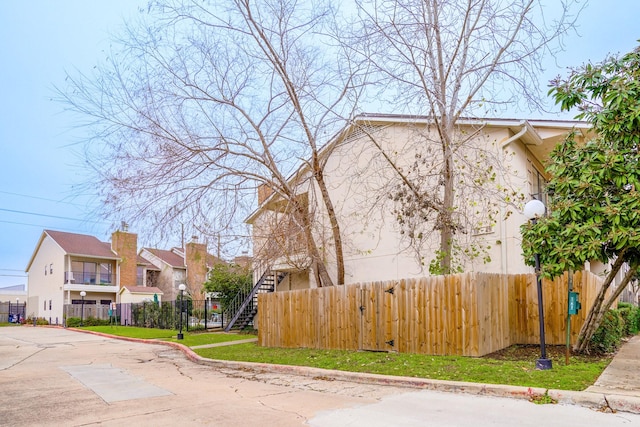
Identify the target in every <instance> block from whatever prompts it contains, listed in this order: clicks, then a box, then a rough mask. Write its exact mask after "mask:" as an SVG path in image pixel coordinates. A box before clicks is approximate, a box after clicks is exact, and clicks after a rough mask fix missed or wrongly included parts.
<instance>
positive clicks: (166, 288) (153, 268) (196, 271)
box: [138, 236, 224, 300]
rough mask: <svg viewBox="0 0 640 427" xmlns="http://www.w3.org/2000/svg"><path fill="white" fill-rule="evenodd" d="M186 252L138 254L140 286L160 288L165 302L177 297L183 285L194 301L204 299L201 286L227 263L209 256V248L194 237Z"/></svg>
mask: <svg viewBox="0 0 640 427" xmlns="http://www.w3.org/2000/svg"><path fill="white" fill-rule="evenodd" d="M184 246H185V247H184V248H172V249H170V250H165V249H155V248H142V249H140V252H139V254H138V258H139V259H140V262H139V264H138V277H139V278H140V279H139V281H138V285H140V286H157V287H158V288H159V289H161V290H162V292H163V293H164V296H165V299H166V300H175V299H176V298H177V297H178V294H179V290H178V286H179V285H180V284H181V283H184V284H185V285H186V286H187V292H188V293H189V295H191V297H193V298H194V299H205V297H204V292H203V288H202V284H203V283H204V282H206V280H207V273H208V272H209V270H210V269H211V268H212V267H213V266H214V265H215V264H218V263H222V262H224V261H222V260H220V259H219V258H218V257H216V256H214V255H211V254H209V253H208V252H207V245H206V244H204V243H199V242H198V239H197V238H196V237H195V236H194V237H192V240H191V242H188V243H186V244H185V245H184Z"/></svg>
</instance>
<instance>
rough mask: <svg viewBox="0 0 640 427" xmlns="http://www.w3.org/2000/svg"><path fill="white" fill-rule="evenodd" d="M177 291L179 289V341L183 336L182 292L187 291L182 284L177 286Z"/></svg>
mask: <svg viewBox="0 0 640 427" xmlns="http://www.w3.org/2000/svg"><path fill="white" fill-rule="evenodd" d="M178 289H180V332H178V336H177V339H179V340H181V339H183V338H184V335H182V310H183V306H182V305H183V304H182V302H183V301H184V290H185V289H187V286H186V285H185V284H184V283H181V284H180V286H178Z"/></svg>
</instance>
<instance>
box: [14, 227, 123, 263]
mask: <svg viewBox="0 0 640 427" xmlns="http://www.w3.org/2000/svg"><path fill="white" fill-rule="evenodd" d="M46 237H49V238H51V239H52V240H53V241H54V242H55V243H56V244H57V245H58V246H59V247H60V248H61V249H62V250H63V251H64V252H65V253H66V254H67V255H76V256H84V257H91V258H101V259H110V260H119V259H120V257H119V256H118V255H117V254H116V253H115V252H114V251H112V250H111V244H110V243H107V242H101V241H100V240H98V239H97V238H96V237H94V236H89V235H87V234H76V233H67V232H64V231H55V230H44V231H43V232H42V235H41V236H40V239H39V240H38V244H37V245H36V248H35V250H34V251H33V254H32V255H31V258H30V259H29V263H28V264H27V268H26V269H25V271H29V268H30V267H31V264H32V263H33V260H34V258H35V256H36V253H38V250H39V249H40V246H41V245H42V242H43V241H44V239H45V238H46Z"/></svg>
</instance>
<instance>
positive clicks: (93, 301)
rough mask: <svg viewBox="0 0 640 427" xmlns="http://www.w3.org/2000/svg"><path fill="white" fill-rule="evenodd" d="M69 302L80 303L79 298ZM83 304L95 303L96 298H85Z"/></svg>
mask: <svg viewBox="0 0 640 427" xmlns="http://www.w3.org/2000/svg"><path fill="white" fill-rule="evenodd" d="M71 304H82V300H81V299H72V300H71ZM84 305H96V300H94V299H85V300H84Z"/></svg>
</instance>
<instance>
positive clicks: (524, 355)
mask: <svg viewBox="0 0 640 427" xmlns="http://www.w3.org/2000/svg"><path fill="white" fill-rule="evenodd" d="M565 354H566V347H565V346H563V345H548V346H547V358H548V359H552V360H564V358H565ZM569 356H570V357H571V358H572V359H573V360H582V361H585V362H597V361H600V360H608V359H611V358H612V357H613V354H604V355H603V354H574V353H573V352H572V351H570V352H569ZM483 357H485V358H487V359H495V360H535V359H538V358H540V346H539V345H534V344H527V345H512V346H511V347H507V348H503V349H502V350H499V351H496V352H493V353H489V354H487V355H485V356H483Z"/></svg>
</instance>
